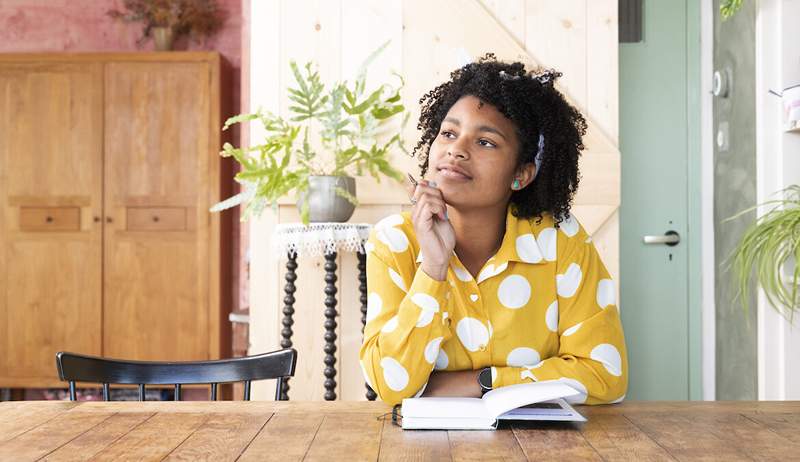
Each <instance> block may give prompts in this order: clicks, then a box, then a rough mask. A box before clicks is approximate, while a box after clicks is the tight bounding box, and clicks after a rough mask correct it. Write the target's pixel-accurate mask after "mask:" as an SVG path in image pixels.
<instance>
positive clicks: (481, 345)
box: [478, 343, 486, 351]
mask: <svg viewBox="0 0 800 462" xmlns="http://www.w3.org/2000/svg"><path fill="white" fill-rule="evenodd" d="M478 349H479V350H480V351H486V345H484V344H482V343H481V344H480V345H479V346H478Z"/></svg>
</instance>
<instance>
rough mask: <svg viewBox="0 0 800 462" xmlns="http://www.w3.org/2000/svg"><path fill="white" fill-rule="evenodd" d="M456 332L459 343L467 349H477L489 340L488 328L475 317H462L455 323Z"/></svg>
mask: <svg viewBox="0 0 800 462" xmlns="http://www.w3.org/2000/svg"><path fill="white" fill-rule="evenodd" d="M456 334H457V335H458V339H459V340H460V341H461V344H462V345H464V348H466V349H467V350H469V351H478V348H480V346H481V345H486V343H487V342H488V341H489V329H487V328H486V326H484V325H483V323H482V322H480V321H478V320H477V319H475V318H463V319H462V320H461V321H458V324H457V325H456Z"/></svg>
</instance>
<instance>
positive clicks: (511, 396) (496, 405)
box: [481, 380, 579, 419]
mask: <svg viewBox="0 0 800 462" xmlns="http://www.w3.org/2000/svg"><path fill="white" fill-rule="evenodd" d="M578 393H579V392H578V391H577V390H575V389H574V388H572V387H570V386H569V385H567V384H565V383H563V382H559V381H557V380H546V381H542V382H532V383H520V384H517V385H509V386H507V387H500V388H496V389H494V390H492V391H490V392H488V393H486V394H485V395H483V398H481V400H482V401H483V402H484V403H485V405H486V409H487V410H488V411H489V414H490V415H491V416H492V417H494V418H495V419H496V418H497V417H498V416H500V415H501V414H503V413H505V412H508V411H510V410H512V409H516V408H518V407H520V406H524V405H526V404H531V403H538V402H541V401H548V400H551V399H556V398H564V397H566V396H573V395H577V394H578Z"/></svg>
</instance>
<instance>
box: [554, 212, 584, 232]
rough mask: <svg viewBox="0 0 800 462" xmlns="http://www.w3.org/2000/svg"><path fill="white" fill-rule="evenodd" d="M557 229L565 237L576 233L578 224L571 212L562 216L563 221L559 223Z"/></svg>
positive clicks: (578, 227)
mask: <svg viewBox="0 0 800 462" xmlns="http://www.w3.org/2000/svg"><path fill="white" fill-rule="evenodd" d="M558 226H559V229H561V231H563V232H564V234H566V235H567V237H572V236H574V235H576V234H578V230H579V229H580V225H579V224H578V220H576V219H575V217H573V216H572V215H571V214H567V216H566V217H565V218H564V221H562V222H561V223H559V225H558Z"/></svg>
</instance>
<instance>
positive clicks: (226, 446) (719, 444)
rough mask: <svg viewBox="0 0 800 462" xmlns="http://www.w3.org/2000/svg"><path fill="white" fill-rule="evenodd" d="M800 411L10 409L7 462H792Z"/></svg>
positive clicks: (629, 406)
mask: <svg viewBox="0 0 800 462" xmlns="http://www.w3.org/2000/svg"><path fill="white" fill-rule="evenodd" d="M799 408H800V402H796V401H794V402H750V401H749V402H641V403H639V402H624V403H622V404H619V405H613V406H579V407H578V410H579V411H580V412H581V413H583V414H584V415H585V416H587V418H588V419H589V420H588V422H586V423H568V422H567V423H563V422H562V423H559V422H510V423H509V422H504V423H501V425H500V427H499V428H498V430H496V431H449V432H448V431H427V430H422V431H403V430H402V429H401V428H399V427H397V426H395V425H394V424H392V423H391V421H390V420H388V419H380V418H379V417H380V416H381V415H382V414H384V413H385V412H387V411H388V410H389V406H386V405H384V404H382V403H374V402H373V403H367V402H349V403H348V402H310V401H307V402H280V403H276V402H249V403H245V402H194V403H186V402H183V403H181V402H178V403H175V402H146V403H136V402H110V403H103V402H80V403H64V402H6V403H0V460H38V459H41V458H43V459H45V460H55V461H63V460H67V461H74V460H88V459H98V460H105V459H117V458H123V459H130V460H162V459H164V458H167V459H170V460H244V461H249V460H258V461H262V460H268V461H269V460H276V461H277V460H280V461H293V460H305V459H309V460H322V459H324V460H347V461H353V460H382V461H387V460H390V461H398V460H399V461H405V460H436V461H438V460H476V461H482V462H483V461H489V460H559V461H560V460H570V461H572V460H610V461H623V460H636V461H640V460H641V461H651V460H652V461H661V460H726V461H727V460H795V459H797V454H800V441H798V440H799V439H800V438H798V435H800V431H799V430H800V417H798V416H800V413H798V412H797V410H798V409H799Z"/></svg>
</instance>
